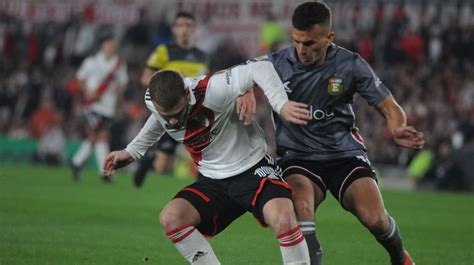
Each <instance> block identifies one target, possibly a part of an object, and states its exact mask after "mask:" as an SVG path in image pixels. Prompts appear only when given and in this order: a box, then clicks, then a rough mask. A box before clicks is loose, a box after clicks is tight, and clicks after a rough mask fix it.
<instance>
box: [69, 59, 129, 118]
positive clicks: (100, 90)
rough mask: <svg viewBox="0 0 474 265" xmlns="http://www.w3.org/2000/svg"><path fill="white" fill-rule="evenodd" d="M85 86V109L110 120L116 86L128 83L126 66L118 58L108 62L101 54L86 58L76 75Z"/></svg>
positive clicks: (115, 102) (112, 114) (114, 101)
mask: <svg viewBox="0 0 474 265" xmlns="http://www.w3.org/2000/svg"><path fill="white" fill-rule="evenodd" d="M76 77H77V78H78V79H79V80H82V81H83V82H84V84H85V89H86V94H87V95H89V97H88V98H86V99H85V102H84V104H85V107H86V108H87V109H88V110H91V111H93V112H95V113H98V114H100V115H102V116H104V117H107V118H112V117H113V116H114V115H115V113H116V107H117V100H118V93H119V91H117V87H118V86H125V85H126V84H127V82H128V74H127V66H126V64H125V62H123V61H121V60H120V59H119V58H118V56H112V57H111V58H109V59H108V60H107V59H106V58H105V55H104V54H103V53H102V52H99V53H97V54H96V55H94V56H91V57H88V58H87V59H86V60H84V62H83V63H82V65H81V67H80V68H79V70H78V71H77V73H76Z"/></svg>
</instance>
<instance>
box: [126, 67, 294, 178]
mask: <svg viewBox="0 0 474 265" xmlns="http://www.w3.org/2000/svg"><path fill="white" fill-rule="evenodd" d="M184 82H185V86H186V87H187V89H189V91H190V92H191V93H190V100H189V104H190V105H191V110H190V114H189V116H188V118H187V122H186V125H185V127H184V128H181V129H169V128H167V126H166V121H165V120H164V119H163V118H162V117H161V116H160V114H159V113H158V112H157V110H156V109H155V107H154V105H153V103H152V101H151V99H150V97H149V96H145V101H146V104H147V107H148V108H149V109H150V111H151V112H152V115H151V116H150V117H149V119H148V121H147V123H146V124H145V125H144V127H143V128H142V130H141V131H140V133H139V134H138V135H137V137H135V139H134V140H133V141H132V142H131V143H130V144H129V145H128V146H127V148H126V150H127V151H128V152H129V153H130V154H131V156H132V157H133V158H134V159H138V158H140V157H141V156H143V154H144V153H145V151H146V150H147V149H148V148H149V147H150V146H151V145H153V143H154V142H156V141H157V140H158V139H159V137H161V135H163V134H164V133H165V131H166V132H167V133H168V134H169V135H170V136H171V137H173V138H174V139H175V140H176V141H178V142H181V143H184V144H185V146H186V149H187V150H188V151H189V152H190V153H191V155H192V157H193V160H194V162H195V163H196V164H197V165H198V169H199V172H200V173H201V174H202V175H204V176H206V177H209V178H214V179H222V178H228V177H232V176H235V175H237V174H240V173H242V172H244V171H246V170H248V169H249V168H251V167H252V166H254V165H255V164H256V163H257V162H258V161H260V160H261V159H262V158H263V157H264V155H265V153H266V151H267V146H266V143H265V138H264V134H263V131H262V129H261V128H260V127H259V126H258V124H257V123H256V121H252V123H251V124H250V125H248V126H245V125H244V124H243V122H242V121H240V120H239V116H238V114H237V113H236V108H235V99H236V98H237V97H238V96H239V95H242V94H243V93H245V91H246V90H248V89H249V88H250V87H252V86H253V85H254V84H255V83H257V84H258V85H259V87H261V88H262V90H263V92H264V93H265V95H266V96H267V98H268V99H269V102H270V104H271V105H272V107H273V109H274V110H275V111H276V112H277V113H279V112H280V110H281V108H282V107H283V105H284V104H285V103H286V102H287V101H288V97H287V96H286V94H285V91H284V88H283V84H282V83H281V81H280V79H279V78H278V75H277V74H276V72H275V69H274V68H273V66H272V65H271V64H270V63H268V62H257V63H253V64H248V65H241V66H237V67H234V68H232V69H228V70H226V71H222V72H219V73H216V74H214V75H212V76H202V77H199V78H184Z"/></svg>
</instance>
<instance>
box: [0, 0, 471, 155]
mask: <svg viewBox="0 0 474 265" xmlns="http://www.w3.org/2000/svg"><path fill="white" fill-rule="evenodd" d="M458 3H459V4H458ZM328 4H329V5H331V6H332V7H334V8H333V10H334V15H335V18H336V17H337V19H336V20H335V21H334V25H333V27H334V28H335V31H336V32H338V34H337V35H336V40H335V42H336V44H341V45H343V46H345V47H348V48H350V49H354V50H357V51H358V52H359V53H360V54H361V55H362V56H363V57H364V58H365V59H366V60H367V61H369V62H371V64H372V66H373V68H374V70H375V71H376V72H377V73H379V75H380V77H381V79H382V80H383V82H384V83H386V84H387V86H389V87H390V88H392V93H393V95H394V96H395V98H396V99H397V101H398V102H399V103H400V104H401V105H402V107H403V108H404V109H405V110H406V112H407V116H408V119H409V120H410V123H413V124H416V125H417V127H420V128H419V129H420V130H421V131H423V132H425V133H426V134H427V137H426V139H427V140H429V141H430V142H431V144H432V146H433V144H435V143H438V142H441V141H444V139H450V140H449V143H448V144H450V145H451V148H452V149H453V152H455V151H456V150H457V149H462V148H463V147H465V146H466V145H468V143H469V141H470V140H469V139H472V138H473V136H472V135H473V131H474V128H473V126H474V77H473V76H472V73H474V49H472V44H473V43H474V21H473V19H472V14H473V13H474V8H473V6H472V4H471V3H470V2H469V1H455V2H453V1H443V2H442V1H395V0H393V1H392V0H388V1H387V0H385V1H382V0H367V1H363V2H361V1H343V0H335V1H330V2H329V3H328ZM362 4H364V5H363V6H362ZM361 7H363V8H361ZM86 11H87V12H82V13H81V14H78V15H76V16H74V17H72V18H70V20H69V21H67V22H64V23H53V22H52V23H43V24H41V23H33V24H32V26H31V27H30V26H28V25H27V24H30V23H31V22H26V21H21V20H19V19H18V18H17V17H14V16H8V15H2V16H0V53H1V59H0V133H2V134H5V135H9V136H12V137H27V136H28V130H27V128H28V126H29V123H30V120H31V119H32V115H34V113H36V111H37V110H38V108H40V106H41V104H40V102H39V99H41V98H42V97H43V95H44V94H45V93H50V95H52V96H51V97H52V99H53V100H54V105H55V106H56V107H57V111H58V112H59V113H61V114H62V115H63V116H64V120H63V124H62V127H63V129H64V134H65V137H66V139H68V140H74V139H78V138H79V136H80V133H79V127H80V125H81V120H80V119H79V118H78V117H79V115H78V113H79V111H80V105H79V101H78V100H79V98H78V97H77V94H74V93H73V92H74V87H75V86H74V82H72V81H70V80H71V77H72V76H73V75H74V72H75V70H76V69H77V66H78V65H79V63H80V62H81V60H82V59H83V58H84V56H86V55H89V54H90V52H91V49H92V47H93V44H92V43H93V41H94V39H95V32H96V31H97V29H98V28H99V25H98V24H97V22H96V21H95V20H94V19H95V17H94V16H95V15H94V10H93V9H92V10H91V8H89V9H88V10H86ZM142 12H143V13H141V15H140V18H141V20H139V21H138V22H137V24H136V25H132V26H130V28H129V29H128V30H127V31H126V32H127V33H126V34H125V38H124V39H123V42H121V43H119V44H120V45H123V44H125V47H126V46H127V45H128V46H129V50H128V52H127V54H128V56H127V63H129V60H130V62H134V61H136V63H135V64H129V66H130V68H129V69H128V70H129V74H130V82H129V84H128V87H127V92H126V93H127V96H126V97H125V103H126V104H125V105H124V106H126V108H125V111H124V113H128V114H130V115H133V116H134V118H133V119H132V118H128V114H127V115H124V119H127V118H128V119H130V120H132V121H133V122H132V121H130V120H126V122H124V123H123V124H126V125H127V126H128V127H129V129H128V130H125V131H126V132H127V131H133V130H134V129H133V128H136V127H137V126H136V125H133V124H134V123H137V118H136V116H135V115H136V113H140V111H138V110H137V109H140V107H139V106H141V105H142V104H143V90H141V89H138V87H139V86H140V85H139V82H140V74H141V71H142V69H143V64H142V63H143V60H145V57H146V55H147V53H148V52H149V50H148V49H149V48H150V44H151V43H152V42H153V37H152V36H153V33H157V32H159V33H157V34H158V35H159V36H160V38H162V39H165V40H166V39H167V38H168V39H169V38H170V26H169V25H168V24H167V23H166V20H165V19H157V21H162V22H161V23H159V24H157V25H153V24H150V23H151V22H150V20H151V19H150V18H152V17H153V16H154V17H160V18H161V17H166V14H158V15H156V14H152V13H149V14H147V13H146V12H145V11H142ZM148 12H150V11H148ZM162 12H165V11H162ZM86 13H87V14H86ZM209 14H210V15H209V17H207V18H205V21H207V20H209V21H211V22H213V21H214V20H215V19H218V17H213V16H212V15H211V14H212V13H209ZM354 14H357V15H354ZM265 20H266V18H265V17H262V18H261V21H262V23H263V22H264V21H265ZM275 22H278V23H282V21H275ZM352 22H354V23H356V25H353V24H352ZM205 26H206V24H204V25H202V27H203V31H202V32H203V33H202V34H199V35H200V36H199V37H200V38H201V39H203V40H205V41H208V42H210V43H213V44H214V45H213V46H209V47H212V49H213V51H212V59H211V65H210V68H211V71H214V70H215V69H222V68H226V67H228V66H231V65H233V64H236V63H240V62H242V61H243V60H244V58H251V57H254V56H253V55H252V54H250V55H249V54H243V51H242V49H239V47H236V46H237V44H236V43H239V42H238V40H235V39H230V38H228V39H225V37H224V38H222V39H225V41H224V42H220V41H214V39H213V38H214V37H215V36H209V35H213V33H212V32H211V33H209V31H210V30H212V29H205V28H204V27H205ZM29 27H30V28H31V29H34V30H32V31H33V34H30V33H31V32H32V31H28V28H29ZM157 28H158V29H159V30H157ZM150 32H151V34H150ZM368 33H370V34H368ZM413 33H415V34H413ZM257 34H258V33H257ZM285 35H286V34H285ZM413 35H414V36H413ZM410 38H413V39H412V40H411V39H410ZM160 41H161V42H162V41H163V40H160ZM256 41H258V40H256ZM407 43H408V44H407ZM143 46H146V47H145V48H142V47H143ZM413 47H415V48H414V49H413ZM140 49H143V50H146V52H139V50H140ZM38 52H39V53H38ZM254 52H255V53H257V51H254ZM412 53H413V54H412ZM142 54H144V55H142ZM405 55H408V56H405ZM140 58H141V59H140ZM411 61H416V62H418V64H417V65H415V66H414V65H413V63H412V62H411ZM47 91H48V92H47ZM257 93H258V91H257ZM259 106H260V105H259ZM129 108H130V109H134V110H129ZM354 108H355V111H356V112H357V113H358V114H359V116H358V117H357V120H356V124H357V126H358V127H359V128H360V129H361V133H362V135H363V136H364V138H365V140H366V143H367V147H368V148H369V149H370V151H371V153H370V154H371V157H370V159H371V160H372V161H373V162H375V163H387V164H404V163H408V162H409V161H411V160H412V159H413V157H414V156H415V155H416V152H411V151H406V150H399V149H398V147H396V146H395V145H387V144H386V143H387V140H386V138H387V137H390V134H389V133H387V131H384V130H373V129H372V128H375V127H378V126H382V123H383V119H382V118H381V117H378V116H377V115H371V114H370V111H369V108H368V107H367V106H366V105H365V104H361V101H360V100H357V98H356V101H355V104H354ZM258 111H259V112H262V113H263V114H262V115H266V114H267V112H266V109H261V110H260V109H258ZM263 126H266V125H263ZM130 128H131V129H130ZM266 131H268V130H266ZM130 134H131V135H135V133H130ZM269 139H272V137H269ZM451 139H454V140H451ZM381 146H383V148H380V147H381Z"/></svg>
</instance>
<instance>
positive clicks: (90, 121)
mask: <svg viewBox="0 0 474 265" xmlns="http://www.w3.org/2000/svg"><path fill="white" fill-rule="evenodd" d="M84 116H85V119H86V122H87V126H88V128H89V129H90V130H92V131H94V132H98V131H102V130H108V129H110V127H111V125H112V119H111V118H108V117H106V116H103V115H101V114H99V113H97V112H94V111H87V112H85V114H84Z"/></svg>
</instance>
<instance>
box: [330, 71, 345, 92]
mask: <svg viewBox="0 0 474 265" xmlns="http://www.w3.org/2000/svg"><path fill="white" fill-rule="evenodd" d="M343 91H344V83H343V81H342V78H340V77H337V76H333V77H331V78H329V80H328V93H329V95H331V96H337V95H340V94H342V92H343Z"/></svg>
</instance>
